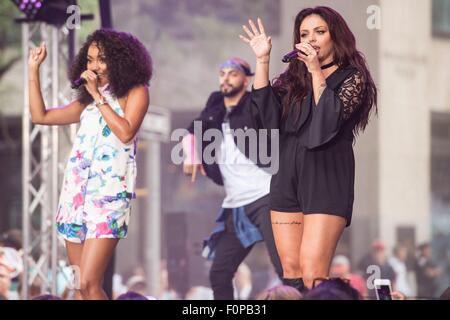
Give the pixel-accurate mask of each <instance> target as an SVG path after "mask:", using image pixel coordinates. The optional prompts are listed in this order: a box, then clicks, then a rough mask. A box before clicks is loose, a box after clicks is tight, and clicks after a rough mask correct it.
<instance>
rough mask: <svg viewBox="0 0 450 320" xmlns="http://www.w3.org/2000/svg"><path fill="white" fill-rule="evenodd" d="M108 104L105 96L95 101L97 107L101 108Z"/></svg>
mask: <svg viewBox="0 0 450 320" xmlns="http://www.w3.org/2000/svg"><path fill="white" fill-rule="evenodd" d="M104 104H106V100H105V98H104V97H103V96H100V97H99V98H98V99H97V100H95V106H96V107H97V108H99V107H100V106H102V105H104Z"/></svg>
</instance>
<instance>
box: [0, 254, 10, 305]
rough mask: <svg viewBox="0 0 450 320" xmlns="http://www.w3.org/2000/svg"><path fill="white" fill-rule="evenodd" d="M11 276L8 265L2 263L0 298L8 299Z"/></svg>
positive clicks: (0, 266) (0, 264)
mask: <svg viewBox="0 0 450 320" xmlns="http://www.w3.org/2000/svg"><path fill="white" fill-rule="evenodd" d="M10 287H11V276H10V271H9V269H8V267H7V266H6V265H4V264H2V263H0V300H8V298H9V297H8V296H9V290H10Z"/></svg>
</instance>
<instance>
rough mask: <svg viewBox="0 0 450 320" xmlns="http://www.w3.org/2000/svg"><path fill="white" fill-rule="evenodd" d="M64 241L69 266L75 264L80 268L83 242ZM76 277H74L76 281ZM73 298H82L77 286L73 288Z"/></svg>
mask: <svg viewBox="0 0 450 320" xmlns="http://www.w3.org/2000/svg"><path fill="white" fill-rule="evenodd" d="M65 242H66V251H67V257H68V259H69V263H70V265H71V266H76V267H78V268H80V266H81V255H82V253H83V244H82V243H75V242H70V241H67V240H66V241H65ZM76 280H77V279H75V281H76ZM75 299H76V300H82V297H81V292H80V290H79V288H75Z"/></svg>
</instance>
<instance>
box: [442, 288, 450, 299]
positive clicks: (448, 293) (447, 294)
mask: <svg viewBox="0 0 450 320" xmlns="http://www.w3.org/2000/svg"><path fill="white" fill-rule="evenodd" d="M439 299H441V300H450V287H448V288H447V289H446V290H445V291H444V292H443V293H442V294H441V296H440V297H439Z"/></svg>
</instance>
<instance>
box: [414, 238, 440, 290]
mask: <svg viewBox="0 0 450 320" xmlns="http://www.w3.org/2000/svg"><path fill="white" fill-rule="evenodd" d="M440 273H441V270H440V268H438V267H437V266H436V264H435V263H434V261H433V260H432V249H431V245H430V244H429V243H423V244H421V245H420V246H419V253H418V257H417V263H416V279H417V292H418V296H419V297H421V298H432V297H434V296H435V295H436V290H437V278H438V277H439V275H440Z"/></svg>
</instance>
